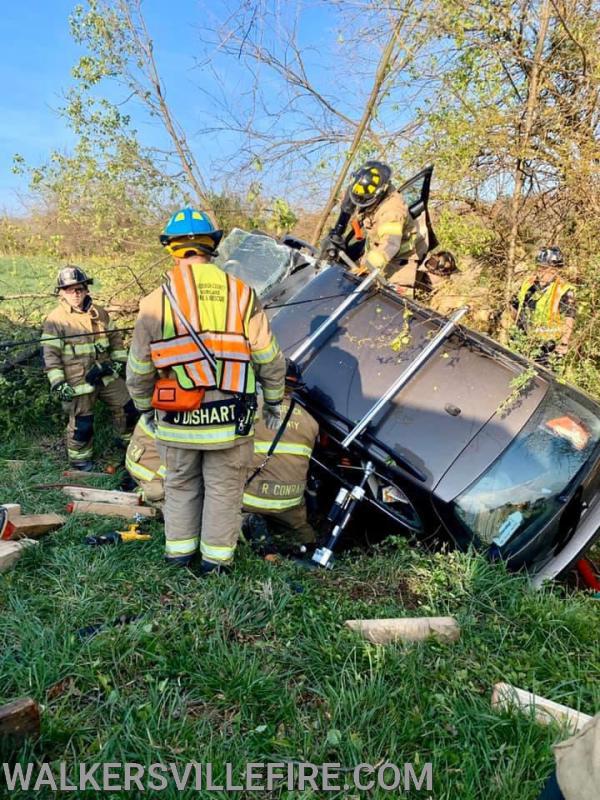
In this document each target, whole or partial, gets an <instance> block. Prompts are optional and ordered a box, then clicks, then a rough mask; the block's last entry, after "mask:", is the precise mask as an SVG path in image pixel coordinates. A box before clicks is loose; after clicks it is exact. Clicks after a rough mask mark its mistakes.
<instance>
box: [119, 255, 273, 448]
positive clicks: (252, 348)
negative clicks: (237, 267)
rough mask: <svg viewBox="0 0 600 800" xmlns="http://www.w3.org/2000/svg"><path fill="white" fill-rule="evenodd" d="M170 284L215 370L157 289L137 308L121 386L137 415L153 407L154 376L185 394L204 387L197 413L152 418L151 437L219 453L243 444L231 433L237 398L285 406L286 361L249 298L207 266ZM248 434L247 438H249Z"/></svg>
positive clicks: (185, 267)
mask: <svg viewBox="0 0 600 800" xmlns="http://www.w3.org/2000/svg"><path fill="white" fill-rule="evenodd" d="M169 282H170V285H171V287H172V288H173V289H174V290H175V294H176V296H177V298H178V302H179V305H180V308H181V310H182V312H183V313H184V314H185V316H186V318H187V320H188V321H189V323H190V324H191V325H192V327H193V329H194V331H195V332H196V333H197V334H198V335H199V337H200V339H201V340H202V342H203V344H204V345H205V347H206V348H207V349H208V350H209V351H210V352H211V353H212V355H213V356H214V359H215V362H216V366H215V367H214V368H213V367H211V366H210V364H209V363H208V362H207V360H206V359H205V358H204V357H203V355H202V353H201V351H200V350H198V347H197V345H196V344H195V343H194V342H193V339H192V338H191V337H190V336H189V333H188V332H187V331H186V329H185V326H183V325H182V324H181V322H180V320H179V319H178V317H177V314H176V313H174V312H173V309H172V308H171V304H170V301H169V300H168V298H167V297H166V295H165V293H164V291H163V289H162V287H159V288H157V289H155V290H154V291H153V292H151V293H150V294H149V295H148V296H147V297H145V298H144V299H143V300H142V301H141V303H140V311H139V315H138V318H137V322H136V325H135V330H134V333H133V341H132V344H131V348H130V352H129V360H128V363H127V387H128V389H129V392H130V394H131V397H132V399H133V401H134V403H135V405H136V407H137V408H138V409H139V410H140V411H146V410H148V409H150V408H151V401H152V393H153V390H154V384H155V382H156V380H157V378H158V377H168V378H175V379H176V380H177V382H178V383H179V385H180V386H181V387H182V388H183V389H191V388H194V387H204V388H205V389H206V392H205V395H204V399H203V401H202V405H201V406H200V408H199V409H198V410H195V411H191V412H185V413H183V412H182V413H173V412H165V411H159V412H158V424H157V437H158V439H159V440H161V441H163V442H165V444H170V445H172V446H174V447H183V448H192V449H210V450H217V449H223V448H227V447H232V446H234V445H235V444H239V443H241V442H242V441H245V439H246V438H247V437H246V436H240V435H239V434H238V433H237V432H236V424H235V419H234V417H235V414H236V406H235V404H236V402H237V400H236V398H239V397H248V396H253V395H254V390H255V381H258V382H259V383H260V384H261V386H262V390H263V394H264V396H265V399H266V400H267V401H268V402H271V403H278V402H281V400H282V399H283V390H284V379H285V359H284V357H283V354H282V353H281V351H280V349H279V346H278V344H277V341H276V339H275V337H274V336H273V333H272V331H271V326H270V325H269V321H268V319H267V316H266V314H265V313H264V311H263V310H262V308H261V306H260V303H259V302H258V299H257V298H256V294H255V292H254V291H253V290H252V289H250V288H249V287H248V286H246V284H244V283H243V281H241V280H240V279H239V278H233V277H232V276H229V275H227V273H225V272H224V271H223V270H222V269H220V267H218V266H217V265H216V264H212V263H200V262H191V263H190V262H187V263H185V262H184V263H183V264H179V265H177V266H176V267H174V268H173V269H172V270H171V272H170V273H169ZM250 433H252V431H250Z"/></svg>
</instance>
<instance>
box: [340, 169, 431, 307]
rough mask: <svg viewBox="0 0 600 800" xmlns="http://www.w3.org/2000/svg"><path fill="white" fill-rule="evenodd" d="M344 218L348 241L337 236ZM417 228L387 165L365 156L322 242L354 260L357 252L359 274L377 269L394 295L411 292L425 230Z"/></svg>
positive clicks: (424, 246)
mask: <svg viewBox="0 0 600 800" xmlns="http://www.w3.org/2000/svg"><path fill="white" fill-rule="evenodd" d="M353 215H354V217H353ZM352 217H353V218H352ZM349 222H351V225H352V229H353V235H354V243H352V244H349V243H348V241H347V240H344V238H343V233H344V230H345V228H346V226H347V225H348V223H349ZM421 228H423V225H421V224H420V222H419V220H418V219H413V217H412V216H411V214H410V213H409V210H408V206H407V204H406V201H405V199H404V197H403V196H402V194H401V193H400V192H398V191H397V190H396V188H395V187H394V185H393V183H392V169H391V167H390V166H389V165H388V164H385V163H383V162H382V161H367V162H366V163H365V164H364V165H363V166H362V167H360V168H359V169H358V170H357V171H356V172H355V173H354V175H353V176H352V180H351V183H350V186H349V187H348V190H347V192H346V195H345V197H344V200H343V201H342V210H341V213H340V217H339V219H338V222H337V223H336V225H335V226H334V228H332V230H331V232H330V234H329V237H328V240H327V242H331V245H332V246H333V247H334V248H337V249H338V250H339V249H343V250H345V251H346V252H347V253H348V255H350V256H351V257H352V258H354V259H355V260H356V258H359V257H360V261H359V273H360V272H363V271H364V272H366V271H367V270H371V269H379V270H381V272H382V275H383V277H384V279H385V280H386V281H387V283H388V284H389V285H390V286H391V287H392V288H394V289H395V290H396V291H397V292H398V294H401V295H404V296H406V297H413V296H414V288H415V282H416V278H417V267H418V265H419V263H420V261H422V258H423V257H424V255H425V253H426V252H427V249H428V242H427V241H426V239H427V231H426V230H425V229H424V228H423V230H421ZM325 250H328V247H327V244H326V246H325ZM361 253H362V255H360V254H361Z"/></svg>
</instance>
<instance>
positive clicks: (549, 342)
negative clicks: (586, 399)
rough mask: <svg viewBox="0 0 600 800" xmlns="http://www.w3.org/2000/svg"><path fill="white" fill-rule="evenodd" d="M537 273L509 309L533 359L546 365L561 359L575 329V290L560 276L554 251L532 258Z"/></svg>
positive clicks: (560, 257) (558, 253)
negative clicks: (528, 346) (526, 341)
mask: <svg viewBox="0 0 600 800" xmlns="http://www.w3.org/2000/svg"><path fill="white" fill-rule="evenodd" d="M536 263H537V265H538V270H537V273H536V274H535V275H533V276H530V277H528V278H526V279H525V280H524V281H523V283H522V284H521V287H520V289H519V291H518V293H517V295H516V296H515V297H513V299H512V309H513V315H514V318H515V321H516V323H517V327H518V328H519V330H521V331H522V332H523V333H525V334H526V335H527V339H528V341H529V342H530V343H531V344H532V345H533V346H534V347H535V348H536V351H535V353H534V359H535V360H536V361H538V362H539V363H540V364H543V365H546V366H548V365H550V364H552V363H555V362H556V361H558V359H560V358H562V357H563V356H565V355H566V354H567V352H568V349H569V341H570V339H571V335H572V333H573V327H574V325H575V317H576V314H577V307H576V303H575V287H574V286H573V285H572V284H571V283H569V282H568V281H566V280H565V279H564V278H563V277H562V276H561V274H560V271H561V269H562V267H563V266H564V258H563V254H562V252H561V251H560V249H559V248H558V247H544V248H542V250H540V252H539V253H538V255H537V257H536Z"/></svg>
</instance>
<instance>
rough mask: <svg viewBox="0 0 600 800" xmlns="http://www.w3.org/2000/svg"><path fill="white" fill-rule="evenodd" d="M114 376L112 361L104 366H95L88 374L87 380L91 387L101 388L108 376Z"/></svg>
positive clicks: (104, 363)
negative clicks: (103, 380) (103, 379)
mask: <svg viewBox="0 0 600 800" xmlns="http://www.w3.org/2000/svg"><path fill="white" fill-rule="evenodd" d="M112 374H113V367H112V363H111V362H110V361H105V362H103V363H102V364H94V366H93V367H92V368H91V369H89V370H88V371H87V373H86V376H85V380H86V383H89V384H90V385H91V386H99V385H100V384H101V383H102V378H104V377H106V376H107V375H112Z"/></svg>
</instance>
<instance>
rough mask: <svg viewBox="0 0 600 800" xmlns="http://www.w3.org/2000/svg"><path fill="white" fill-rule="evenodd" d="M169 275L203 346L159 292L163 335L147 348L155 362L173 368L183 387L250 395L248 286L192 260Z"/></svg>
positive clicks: (159, 366)
mask: <svg viewBox="0 0 600 800" xmlns="http://www.w3.org/2000/svg"><path fill="white" fill-rule="evenodd" d="M171 275H172V279H171V285H170V288H171V290H172V292H173V294H174V296H175V299H176V300H177V304H178V305H179V308H180V309H181V311H182V313H183V314H184V316H185V318H186V319H187V321H188V322H189V324H190V326H191V327H192V329H193V330H194V331H196V332H197V333H198V338H199V339H200V340H201V342H202V344H203V345H204V347H205V348H206V350H205V351H204V352H203V351H202V350H201V349H200V348H199V347H198V345H197V344H196V343H195V342H194V340H193V338H192V337H191V336H190V335H189V333H188V331H187V330H186V327H185V325H183V324H182V322H181V320H180V318H179V316H178V315H177V313H176V312H175V311H174V310H173V308H172V307H171V303H170V301H169V299H168V297H167V296H166V294H165V293H164V292H163V299H162V334H163V339H162V340H160V341H157V342H152V344H151V346H150V347H151V353H152V361H153V363H154V366H155V367H156V368H157V369H171V370H173V372H174V373H175V377H176V378H177V382H178V383H179V385H180V386H181V388H182V389H194V388H199V387H204V388H206V389H220V390H221V391H223V392H235V393H248V394H253V393H254V392H255V390H256V382H255V375H254V370H253V368H252V363H251V350H250V343H249V341H248V322H249V318H250V315H251V313H252V305H253V304H252V290H251V289H250V287H248V286H246V284H245V283H244V282H243V281H241V280H240V279H239V278H236V277H235V276H233V275H229V274H227V273H226V272H223V270H221V269H219V267H217V266H216V265H214V264H203V265H202V269H196V270H194V269H193V266H192V265H191V264H183V265H179V266H177V267H175V268H174V269H173V270H172V273H171ZM206 351H208V354H207V353H206ZM213 357H214V358H213Z"/></svg>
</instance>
